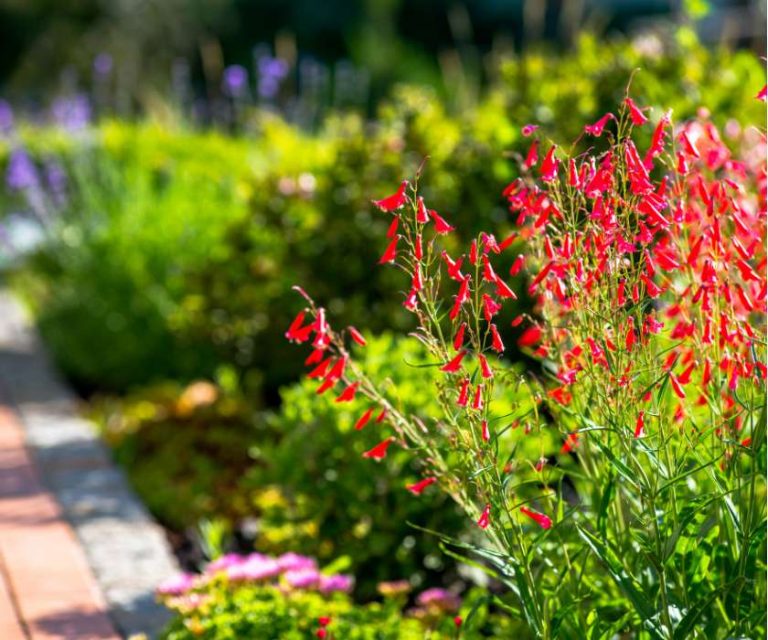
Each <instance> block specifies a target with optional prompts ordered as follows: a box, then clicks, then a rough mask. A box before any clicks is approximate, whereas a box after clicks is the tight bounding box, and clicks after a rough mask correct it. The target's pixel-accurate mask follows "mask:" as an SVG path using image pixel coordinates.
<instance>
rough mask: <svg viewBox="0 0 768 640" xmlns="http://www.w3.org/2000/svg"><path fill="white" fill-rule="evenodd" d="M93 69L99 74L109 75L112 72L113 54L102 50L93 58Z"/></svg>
mask: <svg viewBox="0 0 768 640" xmlns="http://www.w3.org/2000/svg"><path fill="white" fill-rule="evenodd" d="M93 70H94V72H95V73H96V75H97V76H100V77H102V78H103V77H104V76H108V75H109V74H110V73H111V72H112V56H111V55H109V54H108V53H105V52H102V53H100V54H99V55H97V56H96V57H95V58H94V59H93Z"/></svg>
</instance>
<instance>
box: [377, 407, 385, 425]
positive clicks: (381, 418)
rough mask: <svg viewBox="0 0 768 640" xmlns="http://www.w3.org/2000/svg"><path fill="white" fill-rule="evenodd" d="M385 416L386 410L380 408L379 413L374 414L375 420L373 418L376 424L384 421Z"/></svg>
mask: <svg viewBox="0 0 768 640" xmlns="http://www.w3.org/2000/svg"><path fill="white" fill-rule="evenodd" d="M386 417H387V410H386V409H382V410H381V412H380V413H379V415H378V416H376V420H375V422H376V424H381V423H382V422H384V419H385V418H386Z"/></svg>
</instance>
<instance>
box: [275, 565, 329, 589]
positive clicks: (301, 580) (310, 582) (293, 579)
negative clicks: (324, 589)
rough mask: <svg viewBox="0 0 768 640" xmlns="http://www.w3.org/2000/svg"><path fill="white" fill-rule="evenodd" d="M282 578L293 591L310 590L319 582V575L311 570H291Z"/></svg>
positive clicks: (315, 570) (314, 570)
mask: <svg viewBox="0 0 768 640" xmlns="http://www.w3.org/2000/svg"><path fill="white" fill-rule="evenodd" d="M283 577H284V578H285V581H286V582H287V583H288V584H289V585H290V586H292V587H293V588H294V589H312V588H314V587H316V586H317V585H318V583H319V582H320V573H319V572H318V571H317V569H312V568H306V569H292V570H291V571H286V572H285V575H284V576H283Z"/></svg>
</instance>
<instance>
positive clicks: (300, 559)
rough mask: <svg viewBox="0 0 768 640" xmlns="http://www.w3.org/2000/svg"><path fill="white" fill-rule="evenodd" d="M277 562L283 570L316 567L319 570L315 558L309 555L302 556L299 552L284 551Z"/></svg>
mask: <svg viewBox="0 0 768 640" xmlns="http://www.w3.org/2000/svg"><path fill="white" fill-rule="evenodd" d="M277 564H279V565H280V568H281V569H282V570H283V571H295V570H298V569H315V570H317V562H316V561H315V559H314V558H310V557H309V556H302V555H299V554H298V553H293V552H289V553H284V554H283V555H281V556H280V557H279V558H278V559H277Z"/></svg>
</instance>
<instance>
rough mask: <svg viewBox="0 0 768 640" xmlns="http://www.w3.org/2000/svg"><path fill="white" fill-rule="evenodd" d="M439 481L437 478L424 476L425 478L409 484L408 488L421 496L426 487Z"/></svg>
mask: <svg viewBox="0 0 768 640" xmlns="http://www.w3.org/2000/svg"><path fill="white" fill-rule="evenodd" d="M435 482H437V478H424V480H419V482H415V483H414V484H409V485H408V486H407V487H406V489H408V491H410V492H411V493H412V494H413V495H415V496H420V495H421V494H422V493H423V492H424V489H426V488H427V487H428V486H430V485H431V484H434V483H435Z"/></svg>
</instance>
